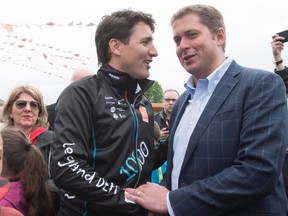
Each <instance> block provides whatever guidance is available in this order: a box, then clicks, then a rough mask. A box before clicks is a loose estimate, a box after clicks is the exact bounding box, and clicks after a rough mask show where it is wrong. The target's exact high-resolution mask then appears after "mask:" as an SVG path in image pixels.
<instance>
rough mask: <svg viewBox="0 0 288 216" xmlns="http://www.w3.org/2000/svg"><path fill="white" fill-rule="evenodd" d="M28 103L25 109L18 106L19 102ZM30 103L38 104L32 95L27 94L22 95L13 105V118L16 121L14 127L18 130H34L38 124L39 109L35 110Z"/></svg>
mask: <svg viewBox="0 0 288 216" xmlns="http://www.w3.org/2000/svg"><path fill="white" fill-rule="evenodd" d="M19 101H27V102H28V103H27V104H26V105H25V106H24V107H22V108H21V107H19V106H17V105H16V104H17V102H19ZM30 102H36V103H38V101H36V100H35V99H34V98H33V97H32V96H31V95H29V94H27V93H21V94H20V96H19V98H18V99H17V100H16V101H15V102H14V103H13V106H12V112H11V118H13V120H14V125H15V126H16V127H17V128H20V129H24V130H29V129H32V128H33V127H34V126H35V125H36V122H37V119H38V116H39V108H35V107H34V106H31V105H32V104H31V105H30Z"/></svg>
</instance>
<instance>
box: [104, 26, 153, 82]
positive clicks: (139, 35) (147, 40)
mask: <svg viewBox="0 0 288 216" xmlns="http://www.w3.org/2000/svg"><path fill="white" fill-rule="evenodd" d="M110 49H111V51H112V52H113V54H112V59H111V61H110V62H109V64H111V65H112V66H113V67H115V68H116V69H118V70H120V71H123V72H126V73H128V74H130V75H131V76H132V77H135V78H138V79H143V78H147V77H149V75H150V74H149V69H150V67H151V66H150V63H151V62H152V59H153V57H156V56H157V55H158V53H157V50H156V48H155V46H154V44H153V32H152V30H151V28H150V26H149V25H147V24H146V23H144V22H139V23H137V24H136V25H135V26H134V28H133V33H132V34H131V36H130V38H129V42H128V43H123V42H121V41H119V40H116V39H112V40H111V41H110Z"/></svg>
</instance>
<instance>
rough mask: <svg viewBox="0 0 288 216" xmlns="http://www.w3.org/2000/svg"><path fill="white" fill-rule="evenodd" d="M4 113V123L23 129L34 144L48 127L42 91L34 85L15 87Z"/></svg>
mask: <svg viewBox="0 0 288 216" xmlns="http://www.w3.org/2000/svg"><path fill="white" fill-rule="evenodd" d="M2 115H3V116H2V119H3V121H4V123H6V124H7V125H8V126H12V125H13V126H15V127H16V128H19V129H21V130H22V131H23V132H24V133H25V134H26V136H27V137H28V138H29V139H30V141H31V143H32V144H36V142H37V138H38V136H39V135H41V134H43V133H44V132H45V131H47V128H48V123H47V118H48V117H47V111H46V109H45V106H44V101H43V96H42V93H41V92H40V91H39V90H38V89H36V88H35V87H33V86H18V87H16V88H14V89H13V90H12V91H11V93H10V96H9V97H8V100H7V101H6V104H5V106H4V109H3V114H2Z"/></svg>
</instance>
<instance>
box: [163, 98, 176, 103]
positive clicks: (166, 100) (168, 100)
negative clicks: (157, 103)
mask: <svg viewBox="0 0 288 216" xmlns="http://www.w3.org/2000/svg"><path fill="white" fill-rule="evenodd" d="M164 101H165V102H170V101H171V102H175V101H176V99H174V98H164Z"/></svg>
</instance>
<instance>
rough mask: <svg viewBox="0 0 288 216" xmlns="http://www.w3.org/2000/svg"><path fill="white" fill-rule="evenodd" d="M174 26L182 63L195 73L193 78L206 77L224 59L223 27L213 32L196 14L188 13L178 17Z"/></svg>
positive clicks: (177, 52) (175, 40) (175, 39)
mask: <svg viewBox="0 0 288 216" xmlns="http://www.w3.org/2000/svg"><path fill="white" fill-rule="evenodd" d="M172 28H173V39H174V42H175V44H176V54H177V56H178V58H179V61H180V63H181V65H182V66H183V67H184V68H185V69H186V70H187V71H188V72H189V73H190V74H192V75H193V79H196V80H198V79H204V78H206V77H207V76H209V75H210V73H212V72H213V70H215V69H216V68H217V67H218V66H219V65H220V64H221V63H222V62H223V61H224V59H225V56H224V50H223V44H224V43H225V31H224V29H223V28H219V29H218V32H217V33H216V34H212V33H211V32H210V30H209V29H208V27H207V26H206V25H203V24H202V23H201V22H200V19H199V17H198V16H197V15H196V14H187V15H185V16H183V17H181V18H179V19H176V20H175V21H174V22H173V24H172Z"/></svg>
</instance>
